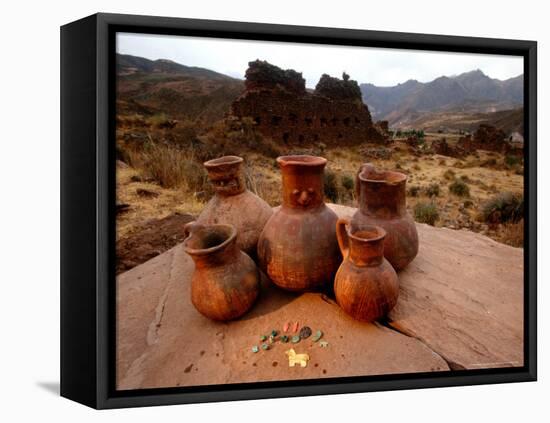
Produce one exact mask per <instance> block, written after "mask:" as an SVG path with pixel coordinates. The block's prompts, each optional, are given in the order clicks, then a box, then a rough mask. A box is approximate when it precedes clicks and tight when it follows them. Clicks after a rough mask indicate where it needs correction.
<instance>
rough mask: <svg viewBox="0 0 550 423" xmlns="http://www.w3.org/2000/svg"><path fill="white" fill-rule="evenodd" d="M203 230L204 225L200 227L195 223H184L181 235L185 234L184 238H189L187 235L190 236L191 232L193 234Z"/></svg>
mask: <svg viewBox="0 0 550 423" xmlns="http://www.w3.org/2000/svg"><path fill="white" fill-rule="evenodd" d="M201 228H204V225H201V224H200V223H197V222H189V223H186V224H185V226H184V227H183V233H184V234H185V238H189V235H192V234H193V232H195V231H196V230H197V229H201Z"/></svg>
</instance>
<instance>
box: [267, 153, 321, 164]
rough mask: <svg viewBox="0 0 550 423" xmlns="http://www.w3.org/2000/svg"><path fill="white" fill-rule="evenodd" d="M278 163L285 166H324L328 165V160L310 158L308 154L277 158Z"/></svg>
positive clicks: (317, 157) (316, 157)
mask: <svg viewBox="0 0 550 423" xmlns="http://www.w3.org/2000/svg"><path fill="white" fill-rule="evenodd" d="M277 163H279V165H280V166H281V167H283V166H311V167H314V166H324V165H326V164H327V159H325V158H324V157H319V156H310V155H307V154H293V155H288V156H279V157H277Z"/></svg>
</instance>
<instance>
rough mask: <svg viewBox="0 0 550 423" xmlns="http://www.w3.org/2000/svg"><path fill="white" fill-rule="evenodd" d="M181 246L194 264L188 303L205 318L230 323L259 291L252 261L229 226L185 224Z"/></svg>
mask: <svg viewBox="0 0 550 423" xmlns="http://www.w3.org/2000/svg"><path fill="white" fill-rule="evenodd" d="M185 233H186V234H188V237H187V238H186V239H185V241H184V243H183V245H184V249H185V252H186V253H187V254H189V255H190V256H191V258H192V259H193V261H194V262H195V272H194V273H193V277H192V281H191V302H192V303H193V305H194V306H195V308H196V309H197V310H198V311H199V312H200V313H201V314H203V315H204V316H206V317H208V318H210V319H213V320H231V319H235V318H237V317H239V316H242V315H243V314H244V313H246V312H247V311H248V310H249V309H250V308H251V307H252V305H253V304H254V301H256V298H257V297H258V294H259V292H260V275H259V272H258V268H257V267H256V264H255V263H254V261H253V260H252V259H251V258H250V257H249V256H248V255H246V254H245V253H243V252H242V251H241V250H240V249H239V248H238V247H237V243H236V238H237V230H236V229H235V227H233V226H231V225H211V226H203V225H201V224H199V223H196V222H191V223H188V224H187V225H185Z"/></svg>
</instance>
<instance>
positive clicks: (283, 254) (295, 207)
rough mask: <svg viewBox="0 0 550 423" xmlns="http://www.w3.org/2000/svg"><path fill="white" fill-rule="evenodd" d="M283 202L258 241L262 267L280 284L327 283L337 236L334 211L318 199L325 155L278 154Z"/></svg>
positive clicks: (336, 257)
mask: <svg viewBox="0 0 550 423" xmlns="http://www.w3.org/2000/svg"><path fill="white" fill-rule="evenodd" d="M277 163H279V166H280V168H281V172H282V182H283V203H282V206H281V208H280V209H279V210H277V211H276V212H275V214H274V215H273V216H272V217H271V218H270V219H269V221H268V222H267V224H266V225H265V228H264V230H263V232H262V234H261V235H260V239H259V241H258V259H259V262H260V266H261V267H262V269H263V270H264V271H265V272H266V273H267V274H268V276H269V277H270V278H271V280H272V281H273V282H274V283H275V284H276V285H278V286H279V287H281V288H284V289H287V290H290V291H309V290H316V289H319V288H321V287H323V286H330V284H331V282H332V278H333V277H334V274H335V273H336V270H337V269H338V265H339V264H340V262H341V256H340V252H339V250H338V243H337V241H336V226H335V225H336V220H337V219H338V218H337V216H336V214H335V213H334V212H333V211H332V210H330V209H329V208H328V207H327V206H326V205H325V203H324V201H323V172H324V167H325V165H326V163H327V160H326V159H324V158H322V157H314V156H305V155H304V156H302V155H295V156H281V157H278V158H277Z"/></svg>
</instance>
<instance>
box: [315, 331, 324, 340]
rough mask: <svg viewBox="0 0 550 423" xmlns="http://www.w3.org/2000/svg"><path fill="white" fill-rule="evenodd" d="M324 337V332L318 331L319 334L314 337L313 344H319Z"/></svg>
mask: <svg viewBox="0 0 550 423" xmlns="http://www.w3.org/2000/svg"><path fill="white" fill-rule="evenodd" d="M322 336H323V332H321V331H320V330H318V331H317V332H315V335H313V342H317V341H318V340H319V339H321V337H322Z"/></svg>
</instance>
